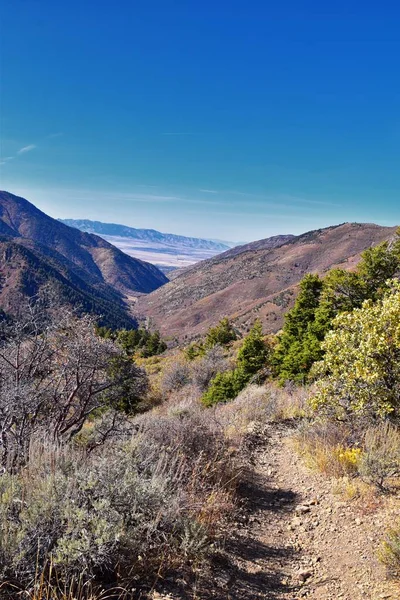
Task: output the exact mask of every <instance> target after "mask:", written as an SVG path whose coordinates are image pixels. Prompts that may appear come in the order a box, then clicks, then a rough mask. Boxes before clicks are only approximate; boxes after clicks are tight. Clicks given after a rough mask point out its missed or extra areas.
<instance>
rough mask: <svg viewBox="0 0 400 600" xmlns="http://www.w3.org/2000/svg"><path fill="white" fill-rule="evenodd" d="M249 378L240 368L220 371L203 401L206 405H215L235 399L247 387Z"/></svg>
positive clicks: (204, 395)
mask: <svg viewBox="0 0 400 600" xmlns="http://www.w3.org/2000/svg"><path fill="white" fill-rule="evenodd" d="M248 380H249V379H248V377H247V376H246V375H245V373H244V372H243V371H241V370H240V369H235V370H234V371H226V372H225V373H218V375H216V377H214V379H213V380H212V381H211V385H210V387H209V388H208V390H207V391H206V392H205V393H204V394H203V396H202V399H201V401H202V403H203V404H204V405H205V406H214V404H219V403H220V402H228V401H229V400H233V399H234V398H236V396H237V395H238V394H239V392H240V391H241V390H242V389H243V388H244V387H245V385H246V383H247V382H248Z"/></svg>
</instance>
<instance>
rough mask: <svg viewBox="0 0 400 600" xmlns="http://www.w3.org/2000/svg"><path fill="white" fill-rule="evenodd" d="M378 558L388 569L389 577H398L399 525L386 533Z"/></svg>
mask: <svg viewBox="0 0 400 600" xmlns="http://www.w3.org/2000/svg"><path fill="white" fill-rule="evenodd" d="M378 556H379V559H380V560H381V562H383V564H385V565H386V567H387V568H388V571H389V573H390V575H392V576H394V577H399V576H400V523H397V524H396V525H395V526H394V527H392V528H391V529H389V530H388V531H387V532H386V536H385V538H384V540H383V542H382V545H381V548H380V550H379V552H378Z"/></svg>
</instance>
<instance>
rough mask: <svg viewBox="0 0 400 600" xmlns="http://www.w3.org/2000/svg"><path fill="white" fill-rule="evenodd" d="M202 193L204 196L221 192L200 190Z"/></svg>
mask: <svg viewBox="0 0 400 600" xmlns="http://www.w3.org/2000/svg"><path fill="white" fill-rule="evenodd" d="M199 191H200V192H203V193H204V194H218V193H219V192H217V190H199Z"/></svg>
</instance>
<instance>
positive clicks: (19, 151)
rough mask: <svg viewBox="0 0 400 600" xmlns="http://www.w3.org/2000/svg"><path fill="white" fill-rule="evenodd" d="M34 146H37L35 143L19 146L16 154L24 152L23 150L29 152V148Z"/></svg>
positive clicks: (31, 148)
mask: <svg viewBox="0 0 400 600" xmlns="http://www.w3.org/2000/svg"><path fill="white" fill-rule="evenodd" d="M35 148H37V146H36V144H29V145H28V146H24V147H23V148H20V150H18V152H17V154H25V152H30V151H31V150H34V149H35Z"/></svg>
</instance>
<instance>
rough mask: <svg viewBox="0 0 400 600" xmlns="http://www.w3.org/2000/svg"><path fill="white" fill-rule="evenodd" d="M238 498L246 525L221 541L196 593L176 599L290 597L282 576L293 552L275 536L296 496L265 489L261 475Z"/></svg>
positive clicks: (273, 599) (276, 599) (290, 589)
mask: <svg viewBox="0 0 400 600" xmlns="http://www.w3.org/2000/svg"><path fill="white" fill-rule="evenodd" d="M239 494H240V496H241V499H242V502H243V505H244V508H245V514H246V517H247V518H246V521H247V523H246V524H244V525H243V526H242V527H240V528H238V529H237V530H236V531H234V532H233V533H232V535H231V536H229V537H228V538H227V539H226V541H225V544H224V551H223V552H221V553H219V554H217V555H215V556H214V558H213V559H212V561H211V565H210V570H208V572H207V573H204V574H202V575H201V576H200V577H199V578H198V580H197V582H196V595H195V596H194V595H191V596H190V595H185V594H182V595H181V596H180V597H181V598H189V597H190V598H194V597H195V598H198V599H201V600H211V598H213V599H214V600H256V599H257V598H264V599H269V600H279V599H281V598H284V597H287V595H289V594H293V595H295V593H296V589H295V588H293V587H292V586H291V585H290V584H289V583H288V582H287V578H288V573H290V572H291V571H292V568H291V566H292V565H293V562H294V561H296V556H298V551H297V550H295V549H294V548H293V547H291V546H290V545H287V546H285V545H282V542H284V536H282V535H279V536H277V533H276V532H277V529H279V528H280V524H282V528H283V527H285V525H286V523H287V520H288V515H290V513H292V512H293V511H294V508H295V506H296V504H297V503H298V497H297V494H295V493H294V492H292V491H291V490H287V489H276V488H275V489H274V488H270V487H268V485H266V482H265V480H263V478H261V477H254V478H253V480H252V482H251V483H246V485H242V486H241V488H240V489H239ZM260 528H261V530H260ZM269 532H270V533H271V537H269ZM260 534H262V535H261V537H262V540H261V539H259V537H258V536H259V535H260ZM274 537H275V541H276V544H274ZM263 540H265V542H264V541H263ZM192 593H193V592H192Z"/></svg>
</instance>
